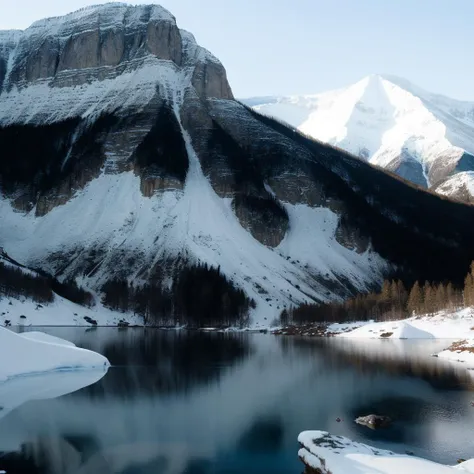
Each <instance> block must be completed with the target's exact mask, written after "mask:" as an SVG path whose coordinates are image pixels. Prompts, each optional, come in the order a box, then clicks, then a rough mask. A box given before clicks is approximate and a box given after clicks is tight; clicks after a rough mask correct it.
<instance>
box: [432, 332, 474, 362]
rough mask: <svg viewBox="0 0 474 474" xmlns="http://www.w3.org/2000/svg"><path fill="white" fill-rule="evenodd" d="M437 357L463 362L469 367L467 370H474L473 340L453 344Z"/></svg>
mask: <svg viewBox="0 0 474 474" xmlns="http://www.w3.org/2000/svg"><path fill="white" fill-rule="evenodd" d="M438 357H441V358H442V359H447V360H450V361H454V362H463V363H466V364H467V365H468V366H469V367H468V368H472V369H474V339H470V340H463V341H458V342H455V343H454V344H452V345H451V346H450V347H449V348H448V349H446V350H444V351H442V352H440V353H439V354H438Z"/></svg>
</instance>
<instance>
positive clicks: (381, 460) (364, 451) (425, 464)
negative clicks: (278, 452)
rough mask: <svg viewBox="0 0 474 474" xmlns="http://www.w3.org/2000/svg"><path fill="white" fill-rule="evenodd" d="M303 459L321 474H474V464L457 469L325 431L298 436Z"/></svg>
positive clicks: (468, 462) (470, 462)
mask: <svg viewBox="0 0 474 474" xmlns="http://www.w3.org/2000/svg"><path fill="white" fill-rule="evenodd" d="M298 441H299V443H300V444H301V449H300V450H299V452H298V455H299V457H300V459H301V460H302V461H303V463H304V464H305V465H306V466H308V467H309V468H312V469H314V470H315V471H316V472H318V473H321V474H329V473H331V474H400V473H403V474H419V473H422V472H426V473H430V474H445V473H446V474H449V473H454V472H458V473H459V472H468V473H474V460H470V461H467V462H464V463H461V464H459V465H457V466H455V467H451V466H445V465H442V464H437V463H434V462H431V461H428V460H425V459H421V458H417V457H414V456H409V455H400V454H395V453H393V452H391V451H386V450H383V449H377V448H373V447H371V446H368V445H366V444H362V443H356V442H354V441H351V440H350V439H348V438H344V437H342V436H333V435H330V434H329V433H327V432H325V431H304V432H303V433H301V434H300V435H299V436H298Z"/></svg>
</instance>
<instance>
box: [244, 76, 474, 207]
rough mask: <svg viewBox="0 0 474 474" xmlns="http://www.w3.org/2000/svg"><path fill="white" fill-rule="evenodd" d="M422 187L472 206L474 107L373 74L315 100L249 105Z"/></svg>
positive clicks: (250, 102) (281, 99)
mask: <svg viewBox="0 0 474 474" xmlns="http://www.w3.org/2000/svg"><path fill="white" fill-rule="evenodd" d="M244 102H245V103H247V104H248V105H250V106H252V107H254V108H255V110H258V111H259V112H262V113H264V114H267V115H269V116H272V117H276V118H279V119H281V120H284V121H285V122H287V123H289V124H290V125H292V126H294V127H297V128H298V129H299V130H301V131H302V132H303V133H305V134H307V135H309V136H311V137H314V138H316V139H318V140H321V141H323V142H325V143H329V144H331V145H336V146H338V147H341V148H343V149H344V150H347V151H349V152H350V153H352V154H355V155H356V156H359V157H361V158H363V159H365V160H368V161H369V162H370V163H373V164H375V165H378V166H381V167H383V168H386V169H388V170H390V171H393V172H395V173H397V174H398V175H400V176H402V177H404V178H406V179H408V180H410V181H412V182H413V183H416V184H418V185H420V186H423V187H429V188H432V189H434V190H435V191H438V192H440V193H442V194H447V195H450V196H452V197H456V198H460V199H463V200H466V201H468V202H474V194H473V192H472V191H471V189H472V188H474V181H473V177H472V174H464V175H463V177H462V178H460V179H459V180H458V179H457V178H456V177H457V175H458V174H459V173H461V172H472V171H474V102H461V101H457V100H454V99H450V98H448V97H444V96H441V95H435V94H431V93H429V92H426V91H424V90H423V89H421V88H419V87H417V86H415V85H413V84H411V83H410V82H408V81H406V80H404V79H400V78H397V77H393V76H380V75H371V76H368V77H365V78H364V79H362V80H361V81H359V82H357V83H356V84H353V85H351V86H349V87H346V88H344V89H339V90H335V91H330V92H325V93H322V94H317V95H308V96H292V97H263V98H261V99H259V98H253V99H248V100H245V101H244Z"/></svg>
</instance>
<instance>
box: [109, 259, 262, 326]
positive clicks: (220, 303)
mask: <svg viewBox="0 0 474 474" xmlns="http://www.w3.org/2000/svg"><path fill="white" fill-rule="evenodd" d="M102 293H103V299H102V301H103V303H104V305H105V306H107V307H109V308H111V309H113V310H117V311H121V312H133V313H135V314H138V315H139V316H141V317H142V318H143V321H144V324H145V325H158V326H166V325H169V326H176V325H186V326H188V327H209V326H219V327H222V326H235V325H238V326H241V327H243V326H245V325H246V324H248V316H249V309H250V308H251V307H254V306H255V303H254V301H253V300H250V299H249V298H248V297H247V296H246V295H245V293H244V291H243V290H240V289H236V288H235V287H234V286H233V285H232V283H231V282H229V281H228V280H227V278H226V277H225V276H224V275H222V273H221V272H220V269H219V268H217V269H216V268H212V267H209V266H208V265H197V266H192V267H187V268H184V269H183V270H182V271H181V272H180V274H179V276H178V278H177V279H176V280H175V282H174V283H173V285H172V287H171V288H166V287H165V286H164V285H163V283H162V282H156V283H145V284H143V285H140V286H134V285H133V284H131V283H129V282H128V281H127V280H125V279H113V280H110V281H108V282H107V283H106V284H105V285H104V286H103V287H102Z"/></svg>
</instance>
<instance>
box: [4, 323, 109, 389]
mask: <svg viewBox="0 0 474 474" xmlns="http://www.w3.org/2000/svg"><path fill="white" fill-rule="evenodd" d="M0 356H1V357H0V382H1V381H5V380H8V379H10V378H13V377H18V376H25V375H34V374H39V373H43V372H51V371H59V370H62V371H71V370H78V369H97V368H108V367H109V366H110V363H109V361H108V360H107V358H106V357H104V356H102V355H100V354H98V353H96V352H93V351H89V350H87V349H81V348H79V347H76V346H75V345H74V344H73V343H72V342H69V341H65V340H64V339H60V338H58V337H54V336H50V335H48V334H44V333H41V332H30V333H23V334H16V333H14V332H12V331H10V330H8V329H4V328H1V327H0Z"/></svg>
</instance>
